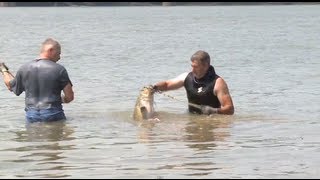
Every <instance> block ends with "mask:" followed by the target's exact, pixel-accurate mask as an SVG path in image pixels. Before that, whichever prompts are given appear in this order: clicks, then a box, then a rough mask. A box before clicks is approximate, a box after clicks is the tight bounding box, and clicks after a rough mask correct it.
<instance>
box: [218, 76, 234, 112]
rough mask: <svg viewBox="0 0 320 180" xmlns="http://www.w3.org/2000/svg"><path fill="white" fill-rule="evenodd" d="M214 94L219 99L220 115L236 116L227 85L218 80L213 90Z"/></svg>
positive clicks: (220, 79)
mask: <svg viewBox="0 0 320 180" xmlns="http://www.w3.org/2000/svg"><path fill="white" fill-rule="evenodd" d="M213 93H214V94H215V95H216V96H217V97H218V99H219V101H220V104H221V107H220V108H218V109H217V112H218V113H219V114H228V115H232V114H234V106H233V102H232V98H231V95H230V93H229V89H228V86H227V83H226V82H225V81H224V80H223V79H222V78H218V79H217V80H216V84H215V87H214V90H213Z"/></svg>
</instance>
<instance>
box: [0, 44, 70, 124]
mask: <svg viewBox="0 0 320 180" xmlns="http://www.w3.org/2000/svg"><path fill="white" fill-rule="evenodd" d="M60 54H61V46H60V44H59V43H58V42H57V41H56V40H54V39H52V38H48V39H46V40H45V41H44V42H43V43H42V45H41V52H40V57H39V58H38V59H35V60H32V61H30V62H27V63H25V64H24V65H22V66H21V67H20V68H19V70H18V71H17V73H16V76H15V77H14V76H13V75H12V74H11V73H10V72H9V69H8V67H7V66H6V65H5V64H4V63H0V70H1V73H2V75H3V79H4V83H5V85H6V86H7V88H8V89H9V90H10V91H12V92H13V93H14V94H16V95H17V96H19V95H20V94H21V93H22V92H25V112H26V120H27V121H28V122H48V121H57V120H65V119H66V116H65V114H64V110H63V107H62V103H69V102H71V101H73V99H74V92H73V89H72V82H71V80H70V78H69V75H68V72H67V70H66V69H65V68H64V67H63V66H62V65H60V64H58V63H56V62H57V61H59V60H60ZM62 91H63V94H62Z"/></svg>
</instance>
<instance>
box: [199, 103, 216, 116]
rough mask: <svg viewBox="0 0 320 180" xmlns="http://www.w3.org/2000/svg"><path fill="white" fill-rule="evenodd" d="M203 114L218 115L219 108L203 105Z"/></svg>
mask: <svg viewBox="0 0 320 180" xmlns="http://www.w3.org/2000/svg"><path fill="white" fill-rule="evenodd" d="M201 112H202V113H203V114H206V115H209V114H218V108H213V107H211V106H206V105H202V106H201Z"/></svg>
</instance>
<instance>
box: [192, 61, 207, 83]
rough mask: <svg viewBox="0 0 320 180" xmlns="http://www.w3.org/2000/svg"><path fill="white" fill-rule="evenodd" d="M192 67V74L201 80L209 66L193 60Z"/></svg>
mask: <svg viewBox="0 0 320 180" xmlns="http://www.w3.org/2000/svg"><path fill="white" fill-rule="evenodd" d="M191 67H192V73H193V74H194V76H195V77H196V78H197V79H200V78H202V77H203V76H204V75H205V74H206V72H207V70H208V68H209V66H208V65H207V64H202V63H201V62H199V61H197V60H192V61H191Z"/></svg>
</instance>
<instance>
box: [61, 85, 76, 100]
mask: <svg viewBox="0 0 320 180" xmlns="http://www.w3.org/2000/svg"><path fill="white" fill-rule="evenodd" d="M63 93H64V96H62V102H63V103H69V102H71V101H73V99H74V93H73V89H72V85H71V83H68V84H67V85H66V86H65V87H64V88H63Z"/></svg>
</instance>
